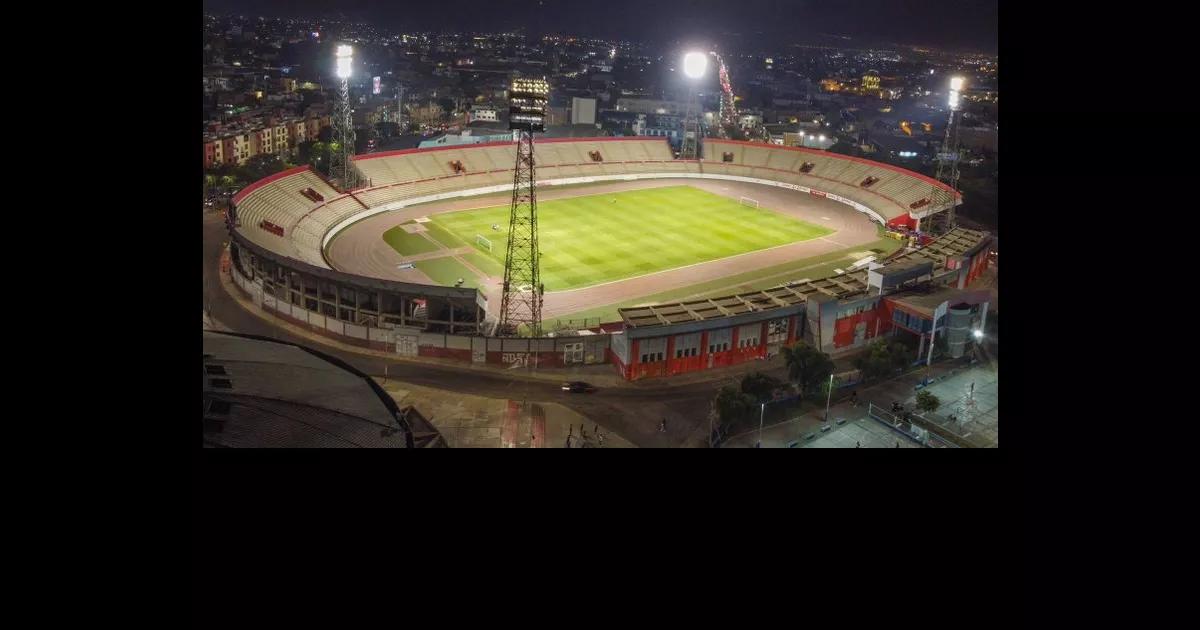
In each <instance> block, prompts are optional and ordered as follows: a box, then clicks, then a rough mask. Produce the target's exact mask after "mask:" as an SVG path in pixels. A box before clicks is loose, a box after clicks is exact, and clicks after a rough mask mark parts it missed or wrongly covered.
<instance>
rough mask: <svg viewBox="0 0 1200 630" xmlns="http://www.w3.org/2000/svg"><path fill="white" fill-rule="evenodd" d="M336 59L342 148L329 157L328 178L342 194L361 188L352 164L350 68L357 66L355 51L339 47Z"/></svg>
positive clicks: (336, 119) (337, 137) (336, 129)
mask: <svg viewBox="0 0 1200 630" xmlns="http://www.w3.org/2000/svg"><path fill="white" fill-rule="evenodd" d="M335 59H336V60H337V77H338V79H340V80H341V86H340V92H339V94H338V100H337V103H336V104H335V105H334V108H333V141H334V142H336V143H338V145H339V146H338V150H337V151H333V152H332V153H333V154H332V155H331V156H330V163H329V176H330V178H332V179H333V180H334V181H335V182H337V183H338V185H340V186H341V187H342V190H350V189H351V188H354V187H355V186H357V185H358V171H356V170H355V169H354V164H353V161H352V160H351V156H353V155H354V119H353V117H352V116H351V112H350V74H351V70H350V68H351V65H352V64H353V62H354V49H353V48H351V47H350V46H347V45H345V44H342V45H340V46H338V47H337V53H336V55H335Z"/></svg>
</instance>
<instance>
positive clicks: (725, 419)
mask: <svg viewBox="0 0 1200 630" xmlns="http://www.w3.org/2000/svg"><path fill="white" fill-rule="evenodd" d="M757 406H758V403H757V402H755V400H754V398H753V397H751V396H749V395H748V394H744V393H742V392H741V391H740V390H739V389H738V388H736V387H734V386H732V385H726V386H724V387H722V388H721V390H720V391H718V392H717V396H716V398H714V399H713V407H714V408H715V409H716V412H717V420H718V422H719V423H720V428H721V430H722V431H726V432H728V431H729V429H730V427H732V426H734V425H735V424H737V423H738V422H740V421H742V420H744V419H745V418H746V417H747V416H749V415H750V412H751V411H753V410H754V408H755V407H757Z"/></svg>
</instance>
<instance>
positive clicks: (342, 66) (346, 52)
mask: <svg viewBox="0 0 1200 630" xmlns="http://www.w3.org/2000/svg"><path fill="white" fill-rule="evenodd" d="M336 57H337V76H338V78H339V79H349V78H350V64H351V62H352V61H353V60H354V49H353V48H351V47H350V46H347V45H345V44H342V45H341V46H338V47H337V54H336Z"/></svg>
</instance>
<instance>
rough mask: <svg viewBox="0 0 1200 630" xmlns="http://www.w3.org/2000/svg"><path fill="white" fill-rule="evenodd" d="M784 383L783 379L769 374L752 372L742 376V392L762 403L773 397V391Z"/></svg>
mask: <svg viewBox="0 0 1200 630" xmlns="http://www.w3.org/2000/svg"><path fill="white" fill-rule="evenodd" d="M784 385H785V383H784V382H783V381H781V380H779V379H777V378H775V377H774V376H771V375H770V374H763V373H762V372H754V373H752V374H747V375H746V376H745V377H744V378H742V393H743V394H746V395H747V396H750V397H752V398H754V400H755V401H756V402H759V403H762V402H766V401H768V400H771V399H772V398H774V397H775V391H776V390H778V389H780V388H782V387H783V386H784Z"/></svg>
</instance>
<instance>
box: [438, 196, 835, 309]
mask: <svg viewBox="0 0 1200 630" xmlns="http://www.w3.org/2000/svg"><path fill="white" fill-rule="evenodd" d="M614 199H615V200H616V202H615V203H614V202H613V200H614ZM508 212H509V209H508V207H507V206H497V207H494V208H482V209H478V210H464V211H461V212H452V213H447V214H439V215H434V216H433V217H431V219H432V222H431V223H428V224H426V226H427V227H429V228H430V236H432V237H433V238H434V239H436V240H437V241H438V242H440V243H442V244H443V245H445V246H446V247H450V248H453V247H460V246H462V245H464V244H466V245H470V246H472V247H475V248H476V249H477V250H479V251H480V252H481V255H483V256H485V257H488V258H491V259H492V260H493V261H494V262H495V263H496V265H497V266H499V268H501V269H502V268H503V264H504V255H505V248H506V247H507V243H506V237H507V225H508ZM492 224H499V225H501V226H504V228H502V230H501V231H494V230H492V228H491V226H492ZM831 232H832V230H829V229H827V228H824V227H821V226H818V225H813V224H811V223H805V222H803V221H797V220H795V219H792V218H790V217H787V216H784V215H782V214H779V213H777V212H774V211H772V210H768V209H765V208H758V209H756V208H750V207H747V206H743V205H741V204H739V203H738V202H737V200H735V199H730V198H728V197H722V196H720V195H716V194H713V193H710V192H706V191H703V190H699V189H697V188H692V187H690V186H671V187H666V188H653V189H648V190H636V191H629V192H622V193H611V194H601V195H589V196H586V197H575V198H572V199H559V200H553V201H543V202H541V203H539V204H538V237H539V249H540V250H541V252H542V260H541V275H542V281H543V283H544V284H545V285H546V290H547V291H561V290H564V289H574V288H579V287H585V286H589V285H593V284H599V283H601V282H609V281H612V280H620V279H622V278H629V277H633V276H639V275H643V274H648V273H654V272H657V271H664V270H667V269H674V268H676V267H683V266H686V265H692V264H695V263H700V262H705V261H709V260H716V259H718V258H725V257H728V256H735V255H737V254H744V253H746V252H752V251H755V250H759V249H765V248H768V247H775V246H779V245H785V244H787V243H793V242H796V241H806V240H809V239H813V238H818V237H820V236H824V235H826V234H829V233H831ZM477 234H480V235H483V236H484V237H486V238H488V239H489V240H491V242H492V251H491V252H487V251H486V250H485V249H484V248H482V247H481V246H480V245H478V244H477V243H476V239H475V236H476V235H477ZM447 240H457V241H458V242H446V241H447ZM472 264H474V265H475V266H477V267H480V268H481V269H482V268H484V267H485V265H483V264H479V263H477V262H476V261H472ZM417 266H418V267H421V265H420V264H419V263H418V265H417ZM495 268H496V267H495V266H493V267H490V268H488V269H487V270H488V271H489V272H491V271H492V270H493V269H495ZM431 277H432V276H431ZM434 279H435V280H438V281H439V282H440V281H441V280H440V279H439V278H434Z"/></svg>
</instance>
